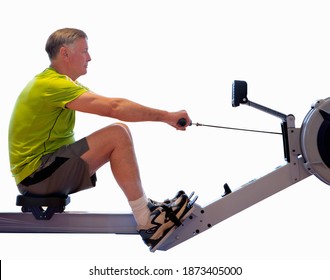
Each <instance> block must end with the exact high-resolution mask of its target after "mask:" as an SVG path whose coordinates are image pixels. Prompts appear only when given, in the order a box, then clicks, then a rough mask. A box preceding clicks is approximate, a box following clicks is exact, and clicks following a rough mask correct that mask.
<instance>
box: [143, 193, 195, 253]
mask: <svg viewBox="0 0 330 280" xmlns="http://www.w3.org/2000/svg"><path fill="white" fill-rule="evenodd" d="M188 203H189V198H188V197H187V195H185V194H183V195H181V196H180V197H179V198H178V199H177V200H176V201H175V202H173V203H171V204H163V205H157V204H154V203H151V202H149V203H148V207H149V209H150V212H151V214H150V220H149V223H148V224H147V225H146V226H145V228H141V229H139V230H138V232H139V234H140V235H141V237H142V239H143V241H144V243H145V244H146V245H147V246H148V247H151V248H153V247H155V246H156V245H157V244H158V242H160V241H161V239H162V238H163V237H164V236H165V235H166V233H168V232H169V231H170V230H171V229H172V228H173V227H174V226H179V225H180V224H181V221H180V220H181V219H183V218H184V216H185V215H186V214H187V206H188Z"/></svg>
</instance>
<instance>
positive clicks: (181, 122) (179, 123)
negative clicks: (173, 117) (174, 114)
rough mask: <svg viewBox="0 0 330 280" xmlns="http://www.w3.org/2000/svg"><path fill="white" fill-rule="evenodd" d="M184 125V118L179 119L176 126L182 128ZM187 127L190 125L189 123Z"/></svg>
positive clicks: (185, 121)
mask: <svg viewBox="0 0 330 280" xmlns="http://www.w3.org/2000/svg"><path fill="white" fill-rule="evenodd" d="M186 124H187V120H186V119H185V118H181V119H179V120H178V125H179V126H182V127H184V126H186ZM189 125H192V123H190V124H189Z"/></svg>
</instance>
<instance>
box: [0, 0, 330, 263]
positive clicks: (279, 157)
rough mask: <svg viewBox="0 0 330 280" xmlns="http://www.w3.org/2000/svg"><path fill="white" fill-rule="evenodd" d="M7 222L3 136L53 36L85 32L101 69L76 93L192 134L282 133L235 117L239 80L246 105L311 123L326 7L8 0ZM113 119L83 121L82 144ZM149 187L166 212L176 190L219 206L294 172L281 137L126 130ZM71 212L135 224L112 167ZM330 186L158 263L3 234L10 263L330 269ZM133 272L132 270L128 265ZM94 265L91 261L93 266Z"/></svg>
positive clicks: (51, 238) (328, 58) (126, 250)
mask: <svg viewBox="0 0 330 280" xmlns="http://www.w3.org/2000/svg"><path fill="white" fill-rule="evenodd" d="M0 23H1V24H0V26H1V44H0V53H1V68H0V77H1V91H2V93H1V97H2V102H1V105H2V106H1V110H0V114H1V118H0V119H1V123H0V125H1V135H2V136H1V141H0V149H1V155H2V156H1V159H2V160H1V165H0V166H1V168H0V172H1V184H0V211H1V212H12V211H19V208H18V207H16V206H15V198H16V195H17V189H16V187H15V184H14V180H13V179H12V178H11V174H10V172H9V163H8V151H7V129H8V123H9V119H10V115H11V110H12V107H13V105H14V102H15V100H16V98H17V96H18V94H19V93H20V91H21V90H22V89H23V87H24V86H25V84H26V83H27V82H28V81H29V80H30V79H32V78H33V76H34V75H35V74H37V73H39V72H41V71H42V70H44V69H45V68H46V67H47V66H48V65H49V61H48V57H47V54H46V52H45V51H44V46H45V42H46V40H47V38H48V36H49V35H50V33H52V32H53V31H54V30H56V29H59V28H63V27H76V28H80V29H83V30H84V31H85V32H86V33H87V35H88V37H89V48H90V54H91V57H92V61H91V62H90V64H89V68H88V74H87V75H85V76H83V77H81V78H80V79H79V81H80V82H81V83H83V84H85V85H86V86H88V87H90V88H91V89H92V90H93V91H95V92H97V93H99V94H103V95H106V96H119V97H125V98H129V99H132V100H134V101H136V102H140V103H142V104H145V105H148V106H152V107H157V108H162V109H167V110H173V111H176V110H180V109H186V110H187V111H188V112H189V114H190V116H191V118H192V119H193V121H194V122H200V123H206V124H215V125H222V126H234V127H243V128H252V129H265V130H270V131H280V120H279V119H277V118H274V117H272V116H269V115H267V114H265V113H262V112H259V111H256V110H255V109H253V108H250V107H248V106H240V107H238V108H233V107H232V106H231V84H232V81H233V80H246V81H247V82H248V85H249V95H248V96H249V99H250V100H251V101H254V102H257V103H260V104H263V105H265V106H268V107H270V108H272V109H275V110H278V111H280V112H283V113H285V114H293V115H295V117H296V126H297V127H300V126H301V123H302V121H303V119H304V117H305V115H306V114H307V112H308V111H309V109H310V105H311V104H312V103H313V102H314V101H315V100H316V99H320V98H326V97H328V96H329V95H330V89H329V87H328V84H329V83H328V81H329V65H330V63H329V62H330V55H329V49H330V41H329V39H328V37H329V26H330V19H329V11H328V5H327V1H320V0H316V1H315V0H313V1H278V0H277V1H261V0H260V1H257V0H253V1H238V0H230V1H229V0H228V1H179V0H177V1H171V0H168V1H126V0H122V1H85V0H79V1H76V0H71V1H63V0H57V1H53V2H47V1H38V0H29V1H23V0H21V1H19V0H11V1H2V2H1V4H0ZM114 121H115V120H113V119H106V118H101V117H98V116H92V115H86V114H77V124H76V139H79V138H81V137H83V136H86V135H88V134H89V133H91V132H93V131H95V130H96V129H98V128H101V127H103V126H105V125H108V124H110V123H112V122H114ZM129 126H130V128H131V130H132V133H133V136H134V141H135V145H136V153H137V156H138V159H139V164H140V171H141V176H142V180H143V184H144V188H145V190H146V193H147V195H148V196H149V197H151V198H153V199H156V200H162V199H165V198H167V197H171V196H173V195H174V194H175V193H176V192H177V191H178V190H179V189H184V190H185V191H186V192H190V191H195V192H196V193H197V194H198V195H199V200H198V203H199V204H200V205H202V206H203V205H206V204H208V203H210V202H212V201H214V200H215V199H218V198H219V197H220V196H221V194H222V192H223V190H222V185H223V184H224V183H226V182H227V183H228V184H229V185H230V186H231V187H232V188H233V189H235V188H238V187H240V186H241V185H242V184H244V183H246V182H248V181H249V180H250V179H253V178H255V177H259V176H261V175H263V174H266V173H268V172H271V171H272V170H273V169H274V168H275V167H277V166H278V165H280V164H282V163H283V162H284V159H283V151H282V139H281V136H278V135H266V134H254V133H245V132H239V131H231V130H222V129H212V128H204V127H190V128H188V130H187V131H186V132H178V131H175V130H174V129H173V128H172V127H169V126H166V125H165V124H161V123H138V124H136V123H135V124H129ZM71 200H72V202H71V204H70V205H69V206H68V207H67V210H70V211H75V210H84V211H102V212H104V211H105V212H128V211H129V207H128V204H127V201H126V199H125V197H124V195H123V194H122V193H121V191H120V189H119V187H118V186H117V185H116V183H115V181H114V179H113V177H112V175H111V174H110V170H109V166H104V167H103V168H102V169H101V170H100V171H99V172H98V185H97V187H96V188H95V189H92V190H88V191H85V192H82V193H80V194H75V195H72V196H71ZM329 202H330V188H329V186H327V185H326V184H324V183H322V182H321V181H319V180H318V179H316V178H315V177H313V176H311V177H309V178H307V179H306V180H304V181H302V182H300V183H298V184H296V185H294V186H292V187H290V188H289V189H287V190H285V191H283V192H281V193H279V194H277V195H274V196H273V197H271V198H269V199H267V200H265V201H263V202H261V203H259V204H257V205H255V206H253V207H251V208H249V209H247V210H245V211H243V212H242V213H239V214H237V215H236V216H234V217H232V218H230V219H228V220H226V221H224V222H222V223H220V224H218V225H217V226H215V227H213V228H212V229H211V230H208V231H207V232H205V233H202V234H201V235H199V236H197V237H195V238H193V239H190V240H189V241H187V242H184V243H182V244H180V245H179V246H177V247H175V248H173V249H171V250H169V251H167V252H156V253H154V254H152V253H150V252H149V251H148V249H147V247H146V246H145V245H144V244H143V243H142V241H141V239H140V237H139V236H137V235H135V236H117V235H75V234H68V235H65V234H63V235H55V234H45V235H43V234H0V257H1V259H7V260H17V259H21V260H25V259H29V260H34V259H45V260H53V259H61V260H94V261H96V260H116V261H119V262H120V261H121V260H122V264H123V265H124V264H126V263H127V265H128V264H130V262H133V261H134V260H140V261H141V260H142V261H146V263H147V261H149V260H150V261H159V263H164V262H162V261H176V260H177V261H181V262H184V264H185V265H187V263H189V261H190V260H195V261H196V260H203V262H204V263H205V262H207V261H206V260H210V262H212V263H214V262H218V260H219V262H221V261H220V260H226V261H229V263H230V261H232V262H233V263H235V264H236V263H237V261H238V260H245V261H250V260H252V261H255V260H260V259H263V260H275V259H277V260H298V261H299V260H300V261H303V260H304V261H306V260H328V259H329V258H330V255H329V254H330V242H329V234H330V229H329V226H328V223H329V217H330V203H329ZM128 260H132V261H128ZM92 264H93V262H92V261H90V265H92Z"/></svg>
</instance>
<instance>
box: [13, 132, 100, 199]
mask: <svg viewBox="0 0 330 280" xmlns="http://www.w3.org/2000/svg"><path fill="white" fill-rule="evenodd" d="M88 150H89V147H88V143H87V140H86V138H83V139H81V140H79V141H77V142H75V143H73V144H70V145H65V146H63V147H61V148H59V149H58V150H57V151H55V152H54V153H51V154H47V155H45V156H43V157H42V158H41V165H40V167H39V168H38V169H37V170H36V171H35V172H34V173H33V174H31V175H30V176H29V177H27V178H25V179H24V180H23V181H22V182H21V183H20V184H18V186H17V187H18V190H19V192H20V193H21V194H24V195H40V196H50V195H68V194H70V193H75V192H78V191H82V190H85V189H89V188H92V187H94V186H95V185H96V174H93V175H92V176H91V175H90V173H89V167H88V164H87V163H86V162H85V161H84V160H83V159H81V155H83V154H84V153H85V152H87V151H88Z"/></svg>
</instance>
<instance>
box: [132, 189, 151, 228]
mask: <svg viewBox="0 0 330 280" xmlns="http://www.w3.org/2000/svg"><path fill="white" fill-rule="evenodd" d="M128 203H129V205H130V206H131V208H132V212H133V216H134V218H135V221H136V223H137V225H138V227H139V228H141V227H143V226H145V225H146V224H147V223H148V221H149V218H150V210H149V208H148V198H147V197H146V195H145V194H143V196H141V197H140V198H138V199H137V200H133V201H128Z"/></svg>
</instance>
